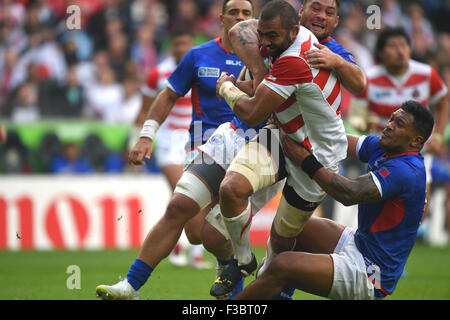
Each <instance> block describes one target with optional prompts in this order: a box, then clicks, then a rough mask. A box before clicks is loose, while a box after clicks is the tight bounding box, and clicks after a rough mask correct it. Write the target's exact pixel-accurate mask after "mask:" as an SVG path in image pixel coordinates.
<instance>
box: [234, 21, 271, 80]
mask: <svg viewBox="0 0 450 320" xmlns="http://www.w3.org/2000/svg"><path fill="white" fill-rule="evenodd" d="M257 27H258V20H256V19H252V20H246V21H242V22H239V23H237V24H236V25H235V26H233V28H231V30H230V31H229V32H228V36H229V38H230V41H231V45H232V47H233V51H234V52H235V53H236V54H237V56H238V57H239V59H241V61H242V62H243V63H244V64H245V66H247V67H248V69H249V70H250V71H251V72H252V74H253V77H254V88H256V87H257V86H258V85H259V83H260V82H261V81H262V80H263V79H264V76H265V75H266V74H267V72H268V70H267V67H266V65H265V64H264V61H263V59H262V58H261V54H260V49H259V47H260V42H259V38H258V33H257V31H256V30H257Z"/></svg>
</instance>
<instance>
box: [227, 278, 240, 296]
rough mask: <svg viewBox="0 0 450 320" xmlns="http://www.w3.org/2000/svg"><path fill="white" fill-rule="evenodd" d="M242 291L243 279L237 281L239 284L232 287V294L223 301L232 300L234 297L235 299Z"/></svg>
mask: <svg viewBox="0 0 450 320" xmlns="http://www.w3.org/2000/svg"><path fill="white" fill-rule="evenodd" d="M242 290H244V279H242V280H241V281H239V283H238V284H237V285H236V287H234V290H233V293H232V294H231V296H229V297H228V298H226V299H225V300H232V299H233V298H234V297H236V296H237V295H238V294H239V293H240V292H241V291H242Z"/></svg>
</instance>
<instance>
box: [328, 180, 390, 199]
mask: <svg viewBox="0 0 450 320" xmlns="http://www.w3.org/2000/svg"><path fill="white" fill-rule="evenodd" d="M329 188H330V190H329V193H330V195H331V196H332V197H333V198H335V199H336V200H338V201H339V202H342V203H343V204H344V205H351V204H356V203H360V202H378V201H381V195H380V191H379V190H378V187H377V186H376V184H375V182H374V181H373V179H372V176H371V174H370V173H369V174H365V175H362V176H360V177H358V178H357V179H355V180H350V179H347V178H345V177H342V176H339V175H337V174H333V176H332V178H331V183H330V186H329ZM327 192H328V191H327Z"/></svg>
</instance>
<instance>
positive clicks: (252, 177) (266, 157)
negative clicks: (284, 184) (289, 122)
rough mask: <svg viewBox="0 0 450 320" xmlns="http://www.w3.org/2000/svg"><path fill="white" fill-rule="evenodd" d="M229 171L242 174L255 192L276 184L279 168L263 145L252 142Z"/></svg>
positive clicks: (232, 163) (238, 156)
mask: <svg viewBox="0 0 450 320" xmlns="http://www.w3.org/2000/svg"><path fill="white" fill-rule="evenodd" d="M228 171H234V172H238V173H240V174H242V175H243V176H244V177H246V178H247V180H248V181H249V182H250V184H251V185H252V187H253V192H256V191H258V190H260V189H262V188H265V187H267V186H270V185H272V184H274V183H275V182H276V174H277V167H276V165H275V162H274V161H273V160H272V157H271V156H270V153H269V151H268V150H267V149H266V148H265V147H264V146H263V145H261V144H259V143H257V142H254V141H250V142H249V143H248V144H246V145H245V146H244V148H242V149H241V151H239V153H238V154H237V155H236V157H235V158H234V159H233V161H232V162H231V164H230V167H229V168H228Z"/></svg>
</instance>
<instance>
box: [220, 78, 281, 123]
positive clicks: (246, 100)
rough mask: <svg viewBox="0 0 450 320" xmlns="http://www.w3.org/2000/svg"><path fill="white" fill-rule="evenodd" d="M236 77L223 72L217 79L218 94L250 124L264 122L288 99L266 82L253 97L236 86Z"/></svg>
mask: <svg viewBox="0 0 450 320" xmlns="http://www.w3.org/2000/svg"><path fill="white" fill-rule="evenodd" d="M235 84H236V78H235V77H234V76H233V75H231V76H230V75H228V73H226V72H222V74H221V76H220V78H219V79H218V80H217V85H216V94H217V96H218V97H219V98H225V100H226V101H227V103H228V105H229V106H230V108H231V109H232V110H233V112H234V114H235V115H236V116H237V117H238V118H239V119H241V120H242V121H244V122H245V123H246V124H248V125H249V126H257V125H258V124H260V123H262V122H264V121H265V120H266V119H267V118H268V117H269V116H270V114H271V113H272V112H273V111H274V110H275V109H276V108H277V107H278V106H279V105H281V104H282V103H283V102H284V101H285V100H286V99H284V98H283V97H282V96H280V95H279V94H278V93H276V92H275V91H273V90H272V89H270V88H269V87H267V86H266V85H264V84H260V85H259V86H258V87H257V88H256V91H255V94H254V96H253V97H250V96H249V95H247V94H246V93H244V92H243V91H241V90H239V89H238V88H237V87H236V86H235Z"/></svg>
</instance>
